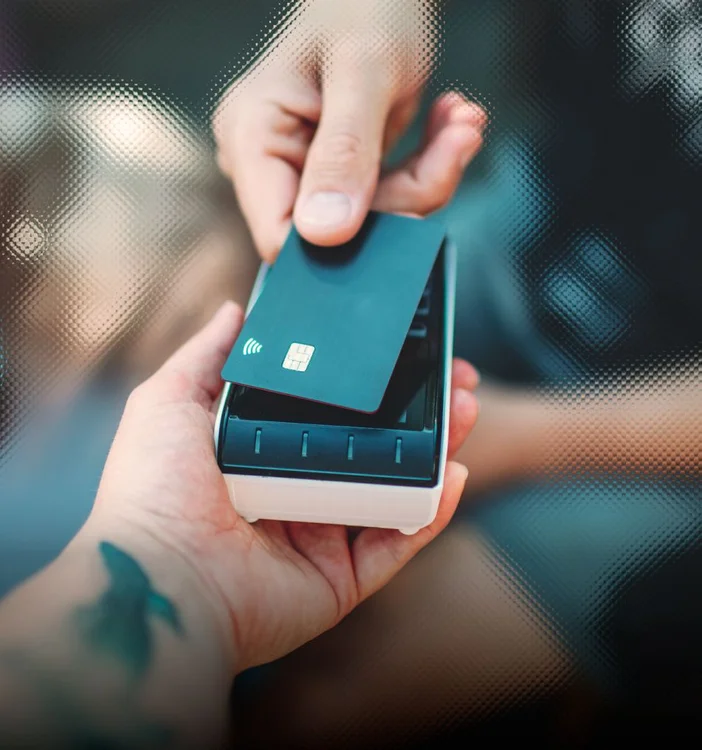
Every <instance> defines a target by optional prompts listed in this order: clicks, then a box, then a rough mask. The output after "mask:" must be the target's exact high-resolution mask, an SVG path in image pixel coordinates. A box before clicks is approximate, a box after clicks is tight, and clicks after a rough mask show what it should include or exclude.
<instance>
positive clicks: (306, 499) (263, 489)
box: [224, 472, 443, 535]
mask: <svg viewBox="0 0 702 750" xmlns="http://www.w3.org/2000/svg"><path fill="white" fill-rule="evenodd" d="M441 473H442V475H443V472H441ZM442 478H443V477H442ZM224 479H225V481H226V482H227V486H228V488H229V494H230V497H231V499H232V502H233V503H234V507H235V508H236V510H237V512H238V513H239V515H240V516H242V518H244V519H245V520H246V521H248V522H249V523H254V522H255V521H258V520H260V519H275V520H278V521H303V522H306V523H329V524H340V525H343V526H371V527H375V528H385V529H398V530H399V531H401V532H402V533H403V534H408V535H410V534H416V533H417V532H418V531H419V530H420V529H422V528H424V527H425V526H428V525H429V524H430V523H431V522H432V521H433V520H434V518H435V517H436V513H437V511H438V508H439V500H440V499H441V489H442V487H441V484H438V485H436V486H435V487H405V486H398V485H388V484H369V483H364V482H335V481H328V480H315V479H293V478H290V479H288V478H286V477H261V476H247V475H243V474H225V475H224Z"/></svg>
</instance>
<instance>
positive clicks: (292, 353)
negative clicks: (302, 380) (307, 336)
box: [283, 343, 314, 372]
mask: <svg viewBox="0 0 702 750" xmlns="http://www.w3.org/2000/svg"><path fill="white" fill-rule="evenodd" d="M313 354H314V347H313V346H310V345H309V344H298V343H294V344H290V348H289V349H288V353H287V354H286V355H285V360H284V361H283V367H284V368H285V369H286V370H295V371H297V372H304V371H305V370H306V369H307V368H308V366H309V364H310V360H311V359H312V355H313Z"/></svg>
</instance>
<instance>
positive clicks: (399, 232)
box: [222, 212, 445, 413]
mask: <svg viewBox="0 0 702 750" xmlns="http://www.w3.org/2000/svg"><path fill="white" fill-rule="evenodd" d="M444 237H445V231H444V228H443V227H442V225H441V224H439V223H438V222H435V221H433V220H429V219H412V218H406V217H403V216H396V215H392V214H381V213H375V212H371V213H370V214H369V216H368V218H367V220H366V222H365V224H364V226H363V227H362V229H361V231H360V232H359V233H358V235H357V236H356V237H355V238H354V239H353V240H352V241H351V242H349V243H347V244H345V245H341V246H337V247H317V246H314V245H311V244H310V243H308V242H307V241H306V240H303V239H302V238H301V237H300V235H299V234H298V233H297V231H296V230H295V229H293V230H292V231H291V233H290V234H289V236H288V238H287V240H286V242H285V245H284V246H283V249H282V250H281V252H280V255H279V256H278V259H277V260H276V262H275V264H274V265H273V267H272V268H271V269H270V271H269V272H268V275H267V277H266V281H265V284H264V286H263V290H262V292H261V294H260V296H259V297H258V299H257V300H256V302H255V304H254V306H253V308H252V309H251V311H250V313H249V315H248V317H247V319H246V321H245V323H244V326H243V328H242V330H241V333H240V335H239V337H238V339H237V341H236V343H235V345H234V348H233V349H232V352H231V354H230V356H229V358H228V360H227V362H226V364H225V366H224V368H223V370H222V377H223V378H224V380H227V381H229V382H232V383H238V384H240V385H245V386H250V387H252V388H257V389H261V390H264V391H273V392H275V393H281V394H285V395H288V396H295V397H298V398H302V399H307V400H309V401H317V402H320V403H324V404H330V405H333V406H338V407H342V408H345V409H352V410H354V411H360V412H365V413H373V412H375V411H377V410H378V408H379V407H380V404H381V402H382V400H383V396H384V394H385V391H386V388H387V385H388V382H389V381H390V377H391V376H392V373H393V370H394V369H395V365H396V363H397V360H398V357H399V355H400V351H401V350H402V346H403V344H404V341H405V338H406V336H407V332H408V331H409V328H410V326H411V324H412V319H413V317H414V314H415V312H416V310H417V306H418V305H419V302H420V299H421V297H422V292H423V291H424V288H425V286H426V283H427V280H428V278H429V276H430V274H431V271H432V268H433V267H434V263H435V261H436V258H437V255H438V253H439V250H440V249H441V246H442V244H443V241H444Z"/></svg>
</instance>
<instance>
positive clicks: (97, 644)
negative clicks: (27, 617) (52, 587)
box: [0, 542, 185, 750]
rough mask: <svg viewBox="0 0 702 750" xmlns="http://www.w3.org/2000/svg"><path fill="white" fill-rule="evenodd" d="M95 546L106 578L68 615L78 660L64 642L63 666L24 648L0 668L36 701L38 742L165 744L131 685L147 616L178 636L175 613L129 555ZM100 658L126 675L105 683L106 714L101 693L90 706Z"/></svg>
mask: <svg viewBox="0 0 702 750" xmlns="http://www.w3.org/2000/svg"><path fill="white" fill-rule="evenodd" d="M98 549H99V553H100V556H101V558H102V562H103V564H104V567H105V569H106V570H107V573H108V575H109V582H108V585H107V589H106V590H105V591H104V592H103V593H102V594H101V595H100V596H99V597H98V598H97V600H96V601H95V602H94V603H92V604H90V605H83V606H81V607H80V608H79V609H78V610H77V612H74V613H73V614H72V615H71V617H70V620H69V625H70V628H71V630H72V632H73V633H74V634H75V631H76V627H77V630H78V635H79V638H80V648H81V653H80V657H79V658H78V659H75V658H73V657H72V655H71V647H70V645H69V644H68V640H70V639H67V645H66V649H67V653H68V655H67V657H66V662H67V663H66V665H65V666H64V667H63V668H59V669H56V667H54V666H51V665H50V664H47V663H45V662H44V660H43V659H42V658H41V657H40V656H39V655H37V654H36V653H33V652H31V651H28V650H27V649H24V650H17V651H6V652H2V653H0V669H3V670H4V671H5V672H6V674H14V675H16V678H17V679H18V680H19V681H20V682H23V683H24V684H26V685H28V686H29V687H30V688H31V691H32V693H33V694H34V695H35V696H36V698H37V699H38V701H39V704H40V705H41V706H42V716H41V717H37V722H38V726H40V727H41V730H42V731H40V732H39V735H44V737H45V738H46V741H48V745H47V744H46V742H43V741H42V743H41V747H53V748H79V747H85V748H88V747H90V748H108V747H109V748H115V749H122V748H123V749H124V750H127V749H128V748H129V749H130V750H131V748H136V747H139V748H157V747H158V748H160V747H168V746H171V745H172V743H173V741H174V739H175V730H174V728H173V727H170V726H167V725H166V724H164V723H161V722H158V721H154V720H152V719H151V718H149V717H148V716H145V715H144V712H143V709H142V707H141V706H140V703H139V691H138V687H139V682H140V681H141V680H142V679H143V677H144V676H145V674H146V672H147V670H148V668H149V666H150V665H151V663H152V660H153V655H154V637H155V633H154V631H153V627H154V620H161V621H163V622H164V623H165V624H166V625H167V626H168V627H169V628H170V629H171V630H172V631H173V632H174V633H176V634H177V635H179V636H184V634H185V633H184V628H183V625H182V622H181V618H180V614H179V612H178V609H177V608H176V606H175V605H174V604H173V602H171V601H170V600H169V599H168V598H167V597H165V596H164V595H163V594H161V593H159V592H158V591H156V590H155V589H154V587H153V585H152V584H151V581H150V579H149V577H148V576H147V574H146V573H145V571H144V570H143V568H142V567H141V565H139V563H138V562H137V561H136V560H135V559H134V558H133V557H131V556H130V555H129V554H127V553H126V552H124V551H123V550H121V549H119V548H118V547H116V546H115V545H114V544H112V543H110V542H101V543H100V545H99V548H98ZM100 657H102V658H103V659H104V658H105V657H106V658H107V659H108V660H110V661H112V662H113V663H114V665H115V667H116V668H117V669H118V670H122V672H121V674H124V670H126V672H127V679H126V680H124V679H122V678H121V677H120V678H119V679H118V680H117V682H116V683H112V684H113V685H114V687H113V688H112V690H113V691H114V694H112V693H111V694H110V697H109V706H110V709H109V711H108V713H109V714H110V715H109V716H105V714H104V711H105V704H104V698H103V700H102V701H101V702H100V703H101V707H100V708H96V707H95V706H93V705H92V693H91V688H90V687H88V686H90V685H94V684H95V679H94V678H95V675H96V674H100V673H101V672H100V670H105V671H106V672H109V671H110V667H109V663H108V664H104V663H101V662H96V658H98V659H99V658H100ZM119 674H120V672H119V671H118V672H117V675H119ZM108 682H111V680H110V679H108ZM0 708H2V707H0ZM0 714H2V711H0ZM42 722H43V723H44V724H43V725H42V724H41V723H42ZM2 724H3V722H2V719H1V718H0V746H6V745H10V744H12V743H13V740H14V739H15V737H14V736H13V735H12V731H11V727H9V726H3V725H2ZM8 731H9V732H10V734H9V735H8V733H7V732H8ZM22 731H23V730H21V729H20V732H22ZM30 731H31V730H30Z"/></svg>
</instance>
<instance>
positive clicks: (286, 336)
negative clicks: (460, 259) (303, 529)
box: [215, 213, 455, 534]
mask: <svg viewBox="0 0 702 750" xmlns="http://www.w3.org/2000/svg"><path fill="white" fill-rule="evenodd" d="M454 294H455V252H454V248H453V246H452V245H451V244H450V242H449V241H448V240H447V239H446V237H445V233H444V231H443V229H442V227H441V226H440V225H439V224H437V223H435V222H433V221H430V220H420V219H410V218H405V217H399V216H394V215H390V214H378V213H371V214H370V215H369V217H368V219H367V221H366V223H365V225H364V227H363V229H362V230H361V232H360V233H359V234H358V235H357V237H356V238H355V239H354V240H353V241H352V242H351V243H348V245H344V246H342V247H337V248H317V247H314V246H312V245H309V244H308V243H306V242H305V241H304V240H302V239H301V238H300V236H299V235H298V234H297V233H296V232H295V230H292V232H291V234H290V236H289V237H288V240H287V241H286V243H285V245H284V247H283V249H282V251H281V253H280V255H279V257H278V260H277V261H276V263H275V265H273V266H267V265H263V266H262V267H261V270H260V272H259V274H258V277H257V280H256V283H255V285H254V288H253V291H252V294H251V298H250V301H249V305H248V308H247V315H246V321H245V323H244V327H243V329H242V331H241V333H240V335H239V338H238V340H237V342H236V344H235V345H234V348H233V350H232V353H231V355H230V357H229V359H228V361H227V363H226V365H225V367H224V369H223V371H222V377H223V379H224V381H225V387H224V390H223V392H222V396H221V399H220V403H219V408H218V413H217V419H216V425H215V450H216V455H217V461H218V464H219V467H220V469H221V470H222V472H223V475H224V478H225V481H226V482H227V485H228V488H229V491H230V496H231V498H232V502H233V503H234V506H235V507H236V509H237V511H238V512H239V514H240V515H241V516H242V517H244V518H245V519H246V520H248V521H250V522H254V521H257V520H259V519H275V520H281V521H304V522H312V523H333V524H342V525H347V526H356V527H362V526H369V527H380V528H394V529H399V530H400V531H402V532H403V533H406V534H413V533H416V532H417V531H418V530H419V529H421V528H423V527H425V526H427V525H429V524H430V523H431V522H432V521H433V520H434V518H435V516H436V513H437V510H438V505H439V500H440V497H441V491H442V488H443V479H444V469H445V464H446V451H447V438H448V416H449V398H450V390H451V382H450V376H451V361H452V357H453V318H454Z"/></svg>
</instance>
